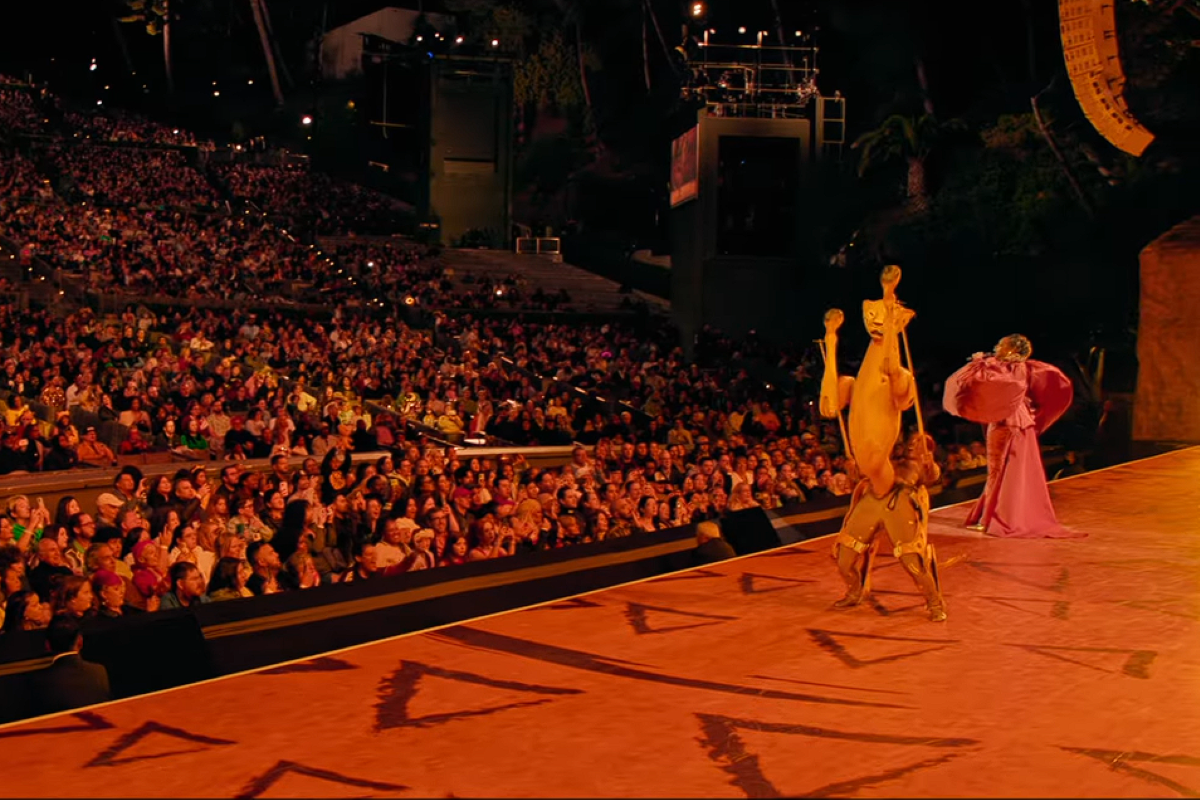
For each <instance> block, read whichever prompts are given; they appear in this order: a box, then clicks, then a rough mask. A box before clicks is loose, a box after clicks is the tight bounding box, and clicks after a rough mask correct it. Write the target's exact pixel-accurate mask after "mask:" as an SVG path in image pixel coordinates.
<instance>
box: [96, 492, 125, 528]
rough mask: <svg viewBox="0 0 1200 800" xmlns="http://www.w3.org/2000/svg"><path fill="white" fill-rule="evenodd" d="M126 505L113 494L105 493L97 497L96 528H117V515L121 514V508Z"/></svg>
mask: <svg viewBox="0 0 1200 800" xmlns="http://www.w3.org/2000/svg"><path fill="white" fill-rule="evenodd" d="M124 505H125V501H124V500H122V499H121V498H119V497H117V496H116V495H115V494H113V493H112V492H104V493H103V494H102V495H100V496H99V497H97V498H96V526H97V527H100V528H103V527H105V526H112V527H114V528H115V527H117V515H118V514H120V513H121V508H122V507H123V506H124Z"/></svg>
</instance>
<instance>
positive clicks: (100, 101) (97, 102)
mask: <svg viewBox="0 0 1200 800" xmlns="http://www.w3.org/2000/svg"><path fill="white" fill-rule="evenodd" d="M96 105H98V106H102V105H104V101H103V100H97V101H96Z"/></svg>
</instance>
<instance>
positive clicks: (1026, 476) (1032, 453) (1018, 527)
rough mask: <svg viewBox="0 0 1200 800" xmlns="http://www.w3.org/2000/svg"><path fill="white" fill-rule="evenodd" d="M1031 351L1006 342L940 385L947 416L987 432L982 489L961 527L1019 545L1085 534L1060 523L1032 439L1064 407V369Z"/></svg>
mask: <svg viewBox="0 0 1200 800" xmlns="http://www.w3.org/2000/svg"><path fill="white" fill-rule="evenodd" d="M1032 352H1033V347H1032V345H1030V343H1029V340H1028V339H1026V338H1025V337H1024V336H1021V335H1020V334H1012V335H1010V336H1005V337H1004V338H1003V339H1001V340H1000V343H999V344H997V345H996V349H995V351H994V352H993V353H992V354H991V355H984V354H983V353H976V354H975V355H974V356H972V358H971V361H970V362H969V363H968V364H967V365H966V366H965V367H963V368H962V369H960V370H958V371H957V372H955V373H954V374H953V375H951V376H950V377H949V378H948V379H947V380H946V389H945V393H944V396H943V398H942V404H943V405H944V406H945V408H946V410H947V411H949V412H950V413H951V414H954V415H956V416H959V417H963V418H964V419H969V420H971V421H972V422H979V423H982V424H986V425H987V426H988V429H987V458H988V472H987V485H986V486H985V487H984V490H983V495H982V496H981V497H980V498H979V500H978V502H976V504H975V507H974V508H972V509H971V513H970V514H969V515H968V516H967V525H968V526H969V527H972V528H974V529H976V530H982V531H987V532H988V533H990V534H992V535H993V536H1006V537H1014V538H1022V539H1041V538H1068V537H1076V536H1086V535H1087V534H1085V533H1079V532H1077V531H1072V530H1070V529H1068V528H1065V527H1063V526H1062V525H1060V524H1059V523H1058V519H1057V518H1056V517H1055V515H1054V506H1053V505H1052V504H1051V502H1050V491H1049V489H1047V488H1046V469H1045V467H1044V466H1043V465H1042V454H1041V450H1040V449H1039V447H1038V436H1039V435H1040V434H1041V433H1042V432H1043V431H1045V430H1046V429H1047V428H1049V427H1050V426H1051V425H1053V424H1054V423H1055V422H1056V421H1057V420H1058V418H1059V417H1061V416H1062V415H1063V413H1064V412H1065V411H1066V410H1067V409H1068V408H1070V406H1071V399H1072V397H1073V396H1074V389H1073V388H1072V386H1071V380H1070V378H1068V377H1067V376H1066V375H1064V374H1063V372H1062V370H1060V369H1058V368H1057V367H1055V366H1053V365H1051V364H1047V363H1045V362H1044V361H1034V360H1032V359H1030V358H1029V356H1030V354H1031V353H1032Z"/></svg>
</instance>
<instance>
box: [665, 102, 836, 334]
mask: <svg viewBox="0 0 1200 800" xmlns="http://www.w3.org/2000/svg"><path fill="white" fill-rule="evenodd" d="M698 122H699V125H700V148H699V160H700V194H699V196H698V197H697V199H695V200H692V201H690V202H687V203H684V204H682V205H680V206H678V207H676V208H674V209H672V210H671V216H670V239H671V313H672V316H673V317H674V319H675V322H676V324H677V325H679V328H680V331H681V334H682V339H683V343H684V346H685V348H688V347H690V345H691V341H692V338H693V336H694V334H695V332H696V331H698V330H699V329H700V328H701V327H702V326H703V325H705V324H709V325H715V326H717V327H719V328H721V329H722V330H724V331H726V332H728V333H733V334H744V333H746V332H747V331H749V330H756V331H757V332H758V333H759V334H760V335H762V336H764V337H766V338H769V339H773V340H777V341H786V340H790V339H795V338H797V337H803V336H805V335H806V334H807V333H809V332H810V331H809V328H811V327H812V326H811V325H810V324H807V323H811V320H807V319H803V318H800V317H798V316H797V315H796V314H795V313H793V312H794V310H795V307H796V306H797V305H798V304H799V300H800V299H801V298H800V293H801V292H802V291H803V290H804V280H803V270H802V264H801V261H800V258H799V253H800V252H801V250H802V245H801V242H802V240H803V237H804V236H805V235H807V234H806V232H804V231H800V230H798V231H797V232H796V237H795V242H794V244H793V252H792V253H790V254H788V255H785V256H783V257H778V258H766V257H754V256H734V255H721V254H720V253H719V252H718V249H717V231H718V223H719V220H718V200H719V198H718V179H719V166H720V165H719V162H718V155H719V147H720V140H721V138H722V137H725V136H730V137H733V136H736V137H771V138H789V139H794V140H795V142H796V148H797V149H798V151H799V154H800V158H799V164H800V169H801V176H800V178H801V179H800V188H799V190H798V192H799V193H800V195H803V194H804V192H805V186H804V180H803V178H804V174H805V167H806V165H807V164H808V163H809V160H810V158H811V149H812V145H811V125H810V123H809V122H808V120H796V119H789V120H783V119H741V118H718V117H708V116H707V115H705V114H704V113H703V112H700V115H699V116H698ZM801 203H802V198H800V197H798V198H797V200H796V204H797V206H798V207H799V206H800V205H801ZM798 221H799V220H798V219H797V223H798ZM810 338H811V337H810Z"/></svg>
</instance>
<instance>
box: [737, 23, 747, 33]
mask: <svg viewBox="0 0 1200 800" xmlns="http://www.w3.org/2000/svg"><path fill="white" fill-rule="evenodd" d="M745 32H746V26H745V25H743V26H741V27H740V28H738V33H745Z"/></svg>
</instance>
